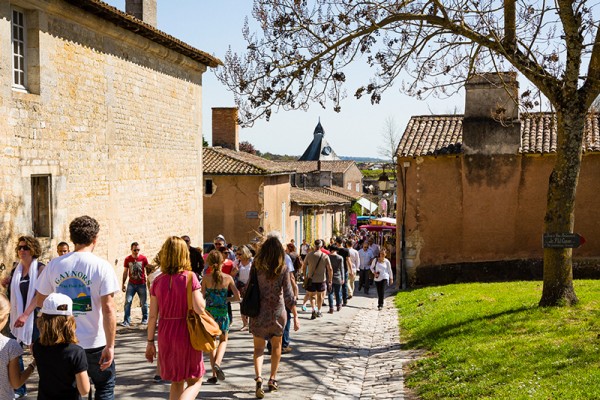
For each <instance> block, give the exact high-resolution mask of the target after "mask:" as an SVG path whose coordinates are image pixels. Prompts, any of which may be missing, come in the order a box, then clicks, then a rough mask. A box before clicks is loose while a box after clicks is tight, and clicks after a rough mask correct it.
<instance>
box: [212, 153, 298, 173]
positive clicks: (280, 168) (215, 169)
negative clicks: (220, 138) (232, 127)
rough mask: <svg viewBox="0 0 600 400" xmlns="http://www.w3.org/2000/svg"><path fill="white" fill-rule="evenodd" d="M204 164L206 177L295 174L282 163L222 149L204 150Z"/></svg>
mask: <svg viewBox="0 0 600 400" xmlns="http://www.w3.org/2000/svg"><path fill="white" fill-rule="evenodd" d="M202 163H203V168H202V170H203V172H204V174H205V175H274V174H285V173H288V174H290V173H293V172H294V171H292V170H290V169H288V168H287V166H285V165H280V163H276V162H273V161H269V160H267V159H264V158H262V157H259V156H255V155H253V154H250V153H246V152H244V151H235V150H230V149H225V148H222V147H204V148H202Z"/></svg>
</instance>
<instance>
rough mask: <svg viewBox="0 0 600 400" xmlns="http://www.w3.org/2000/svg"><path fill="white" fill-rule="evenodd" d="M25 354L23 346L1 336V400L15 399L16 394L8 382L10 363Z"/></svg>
mask: <svg viewBox="0 0 600 400" xmlns="http://www.w3.org/2000/svg"><path fill="white" fill-rule="evenodd" d="M21 354H23V349H22V348H21V345H20V344H19V343H18V342H17V341H16V340H15V339H10V338H7V337H6V336H4V335H1V334H0V366H1V368H0V399H13V398H14V397H15V392H14V391H13V389H12V387H11V386H10V381H9V380H8V363H9V362H10V361H11V360H14V359H15V358H17V357H19V356H20V355H21Z"/></svg>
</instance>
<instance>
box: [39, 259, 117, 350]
mask: <svg viewBox="0 0 600 400" xmlns="http://www.w3.org/2000/svg"><path fill="white" fill-rule="evenodd" d="M36 290H37V291H38V292H40V293H41V294H43V295H44V296H48V295H49V294H50V293H54V292H57V293H62V294H65V295H67V296H69V297H70V298H71V299H72V300H73V316H74V317H75V320H76V322H77V330H76V334H77V339H79V345H80V346H81V347H83V348H84V349H95V348H98V347H103V346H106V336H105V335H104V326H103V323H102V302H101V300H100V298H101V297H102V296H106V295H109V294H111V293H115V292H118V291H119V290H120V287H119V282H118V281H117V275H116V274H115V271H114V269H113V268H112V266H111V265H110V264H109V263H108V261H106V260H104V259H102V258H100V257H98V256H96V255H95V254H93V253H91V252H81V251H76V252H73V253H69V254H66V255H64V256H62V257H59V258H55V259H53V260H52V261H50V263H49V264H48V265H47V266H46V268H44V271H43V272H42V274H41V275H40V277H39V278H38V280H37V283H36Z"/></svg>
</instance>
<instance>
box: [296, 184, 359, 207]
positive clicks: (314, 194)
mask: <svg viewBox="0 0 600 400" xmlns="http://www.w3.org/2000/svg"><path fill="white" fill-rule="evenodd" d="M290 200H291V202H292V203H295V204H298V205H328V204H333V205H345V204H350V200H347V199H344V198H342V197H339V196H333V195H331V194H327V193H323V192H322V191H320V190H317V189H314V188H306V189H300V188H297V187H292V188H291V190H290Z"/></svg>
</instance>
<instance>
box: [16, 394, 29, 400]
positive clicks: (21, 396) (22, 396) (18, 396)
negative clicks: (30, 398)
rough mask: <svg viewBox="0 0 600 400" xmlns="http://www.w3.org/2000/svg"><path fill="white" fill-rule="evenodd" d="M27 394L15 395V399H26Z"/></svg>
mask: <svg viewBox="0 0 600 400" xmlns="http://www.w3.org/2000/svg"><path fill="white" fill-rule="evenodd" d="M26 396H27V394H23V393H15V399H22V398H24V397H26Z"/></svg>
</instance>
